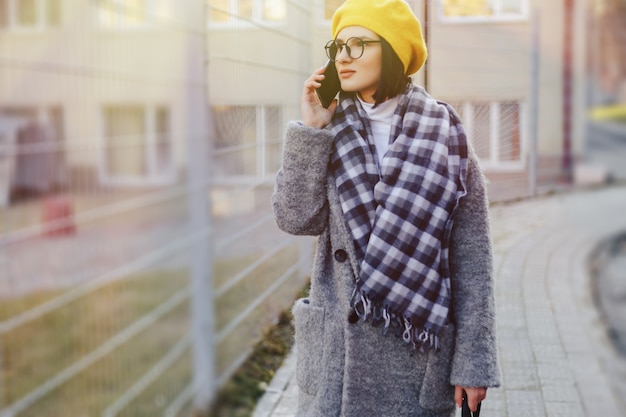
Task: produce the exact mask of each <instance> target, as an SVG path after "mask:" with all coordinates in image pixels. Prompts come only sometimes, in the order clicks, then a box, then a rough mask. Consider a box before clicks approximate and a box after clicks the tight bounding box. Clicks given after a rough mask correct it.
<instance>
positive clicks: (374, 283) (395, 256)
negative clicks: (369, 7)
mask: <svg viewBox="0 0 626 417" xmlns="http://www.w3.org/2000/svg"><path fill="white" fill-rule="evenodd" d="M331 128H332V131H333V133H334V135H335V142H334V147H333V152H332V155H331V170H332V173H333V175H334V178H335V181H336V185H337V189H338V192H339V200H340V203H341V207H342V210H343V213H344V217H345V220H346V223H347V226H348V228H349V230H350V231H351V233H352V238H353V240H354V244H355V247H356V254H357V258H358V261H359V263H360V267H361V268H360V273H359V276H358V278H357V284H356V289H355V292H354V295H353V298H352V306H353V307H354V310H355V313H356V315H357V316H358V318H360V319H361V320H368V319H371V320H372V321H373V322H374V324H376V323H378V324H384V329H385V332H386V331H387V329H389V328H395V331H396V332H397V333H398V334H400V333H401V334H402V336H403V339H404V341H405V342H406V343H412V344H413V346H414V347H420V349H424V348H435V349H438V348H439V340H438V335H439V332H440V331H441V329H442V328H443V326H444V325H445V323H446V320H447V318H448V311H449V306H450V271H449V265H448V247H449V245H448V241H449V238H450V235H451V230H452V213H453V211H454V210H455V208H456V206H457V204H458V201H459V199H460V198H461V197H462V196H463V195H465V176H466V171H467V141H466V136H465V132H464V130H463V126H462V125H461V121H460V119H459V117H458V115H457V114H456V113H455V111H454V110H453V109H452V107H451V106H449V105H448V104H446V103H443V102H438V101H436V100H435V99H433V98H432V97H430V96H429V95H428V94H427V93H426V91H424V89H423V88H421V87H418V86H416V85H413V84H412V83H411V84H410V85H409V87H408V88H407V91H406V92H405V93H404V94H403V95H401V96H400V99H399V102H398V107H397V109H396V111H395V114H394V116H393V119H392V127H391V134H390V145H389V149H388V150H387V153H386V154H385V157H384V158H383V160H382V162H381V164H380V166H379V164H378V160H377V158H376V150H375V147H374V139H373V138H372V135H371V128H370V125H369V121H368V118H367V115H366V113H365V111H364V109H363V108H362V106H361V104H360V103H359V101H358V100H356V99H354V98H352V97H349V96H346V97H342V98H341V100H340V105H339V107H338V108H337V111H336V112H335V116H334V118H333V122H332V126H331ZM353 314H354V313H353ZM355 319H356V317H355Z"/></svg>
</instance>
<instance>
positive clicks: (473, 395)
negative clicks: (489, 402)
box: [465, 388, 487, 412]
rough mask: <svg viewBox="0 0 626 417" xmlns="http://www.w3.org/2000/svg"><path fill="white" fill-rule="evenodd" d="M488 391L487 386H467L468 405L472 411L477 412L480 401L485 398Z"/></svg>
mask: <svg viewBox="0 0 626 417" xmlns="http://www.w3.org/2000/svg"><path fill="white" fill-rule="evenodd" d="M486 392H487V390H486V389H485V388H465V393H466V395H467V405H468V406H469V409H470V410H471V411H472V412H475V411H476V409H477V408H478V403H480V402H481V401H482V400H484V399H485V397H486V395H487V394H486Z"/></svg>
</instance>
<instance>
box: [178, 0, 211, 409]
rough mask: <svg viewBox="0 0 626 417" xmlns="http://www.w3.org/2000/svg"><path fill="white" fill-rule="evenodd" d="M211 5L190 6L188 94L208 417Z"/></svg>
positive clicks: (199, 336) (194, 260)
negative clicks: (208, 26)
mask: <svg viewBox="0 0 626 417" xmlns="http://www.w3.org/2000/svg"><path fill="white" fill-rule="evenodd" d="M205 3H206V2H204V1H201V0H199V1H197V2H193V3H189V4H193V6H192V7H191V8H190V9H189V12H190V15H189V19H190V21H193V22H194V25H193V26H194V27H197V28H198V30H197V31H194V32H195V33H194V34H193V35H190V37H189V45H188V48H187V52H186V55H185V59H186V60H187V62H186V65H187V68H186V70H187V77H186V78H187V88H186V91H185V97H184V100H185V105H184V107H185V109H184V114H185V117H186V126H185V128H186V129H185V130H186V136H187V158H188V160H187V167H188V169H187V193H188V199H187V202H188V209H189V219H190V229H189V233H190V234H194V235H198V236H200V238H199V239H197V240H196V239H194V240H193V242H194V243H193V246H192V247H191V248H190V268H189V269H190V279H191V285H190V290H191V333H192V340H193V382H192V383H193V388H194V393H195V395H194V401H193V408H194V413H195V414H197V415H205V414H206V413H207V412H208V411H209V408H210V406H211V403H212V401H213V397H214V395H215V391H216V388H217V387H216V378H215V331H214V328H215V326H214V322H215V320H214V302H213V244H212V242H213V229H212V224H211V206H210V201H209V198H210V191H211V190H210V188H211V187H210V177H209V175H210V173H209V169H208V167H210V166H211V158H212V152H211V135H210V128H209V127H210V124H209V120H208V117H209V105H208V97H207V72H206V68H205V67H206V65H207V61H206V52H207V51H206V37H207V31H206V14H205V13H206V4H205ZM192 9H193V10H192Z"/></svg>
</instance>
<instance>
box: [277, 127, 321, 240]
mask: <svg viewBox="0 0 626 417" xmlns="http://www.w3.org/2000/svg"><path fill="white" fill-rule="evenodd" d="M332 142H333V136H332V133H331V132H330V131H329V130H319V129H314V128H311V127H307V126H302V125H301V124H298V123H297V122H291V123H289V126H288V128H287V134H286V137H285V145H284V151H283V166H282V168H281V169H280V170H279V171H278V174H277V175H276V184H275V188H274V194H273V195H272V206H273V210H274V218H275V220H276V224H277V225H278V227H279V228H280V229H282V230H283V231H285V232H287V233H291V234H294V235H319V234H320V233H322V231H323V230H324V228H325V227H326V224H327V222H328V212H329V211H328V200H327V194H326V179H327V173H328V162H329V158H330V152H331V149H332Z"/></svg>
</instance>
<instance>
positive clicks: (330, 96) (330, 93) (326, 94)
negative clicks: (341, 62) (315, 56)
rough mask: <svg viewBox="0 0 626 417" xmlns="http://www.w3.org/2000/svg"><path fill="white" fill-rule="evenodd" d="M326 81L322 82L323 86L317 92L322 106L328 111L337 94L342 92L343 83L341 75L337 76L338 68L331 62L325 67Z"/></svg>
mask: <svg viewBox="0 0 626 417" xmlns="http://www.w3.org/2000/svg"><path fill="white" fill-rule="evenodd" d="M325 68H326V69H325V71H324V79H323V80H322V82H321V84H322V85H321V86H320V87H319V88H317V89H316V90H315V92H316V93H317V96H318V97H319V99H320V101H321V103H322V106H323V107H324V108H325V109H327V108H328V106H330V103H332V102H333V100H334V99H335V97H336V96H337V93H339V91H340V90H341V83H340V82H339V75H338V74H337V67H336V66H335V63H334V62H333V61H331V60H328V62H327V63H326V65H325Z"/></svg>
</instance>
